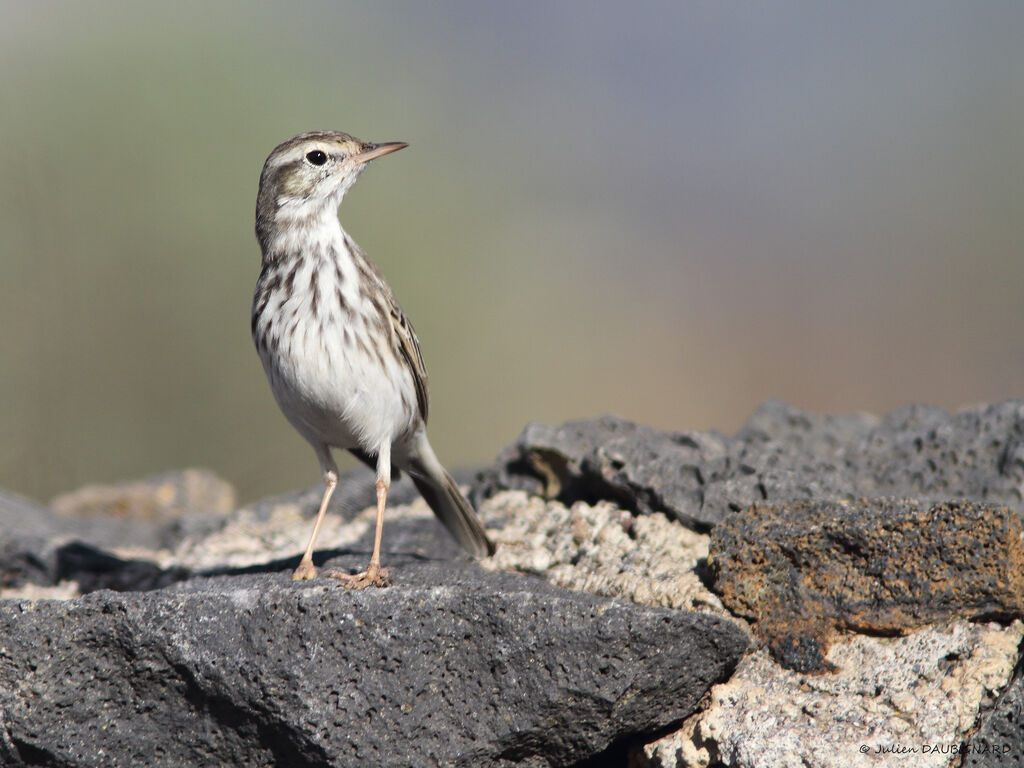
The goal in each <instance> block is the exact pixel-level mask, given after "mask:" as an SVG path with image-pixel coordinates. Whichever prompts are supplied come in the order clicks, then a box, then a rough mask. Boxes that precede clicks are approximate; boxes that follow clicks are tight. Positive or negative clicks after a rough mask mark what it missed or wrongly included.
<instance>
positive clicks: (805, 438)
mask: <svg viewBox="0 0 1024 768" xmlns="http://www.w3.org/2000/svg"><path fill="white" fill-rule="evenodd" d="M506 489H518V490H526V491H528V492H530V493H535V494H538V495H542V496H544V497H545V498H549V499H553V498H557V499H559V500H560V501H562V502H563V503H565V504H566V505H571V504H572V503H574V502H575V501H586V502H588V503H594V502H596V501H599V500H602V499H605V500H610V501H612V502H614V503H616V504H617V505H619V506H621V507H623V508H625V509H629V510H631V511H635V512H640V513H648V512H663V513H664V514H665V515H667V516H668V517H670V518H672V519H676V520H679V521H681V522H683V523H685V524H687V525H690V526H693V527H695V528H697V529H698V530H706V529H709V528H710V527H711V526H713V525H715V524H716V523H717V522H718V521H719V520H721V519H722V518H723V517H724V516H725V515H727V514H729V513H730V512H734V511H738V510H741V509H745V508H746V507H748V506H750V505H751V504H753V503H755V502H759V501H786V500H793V499H818V500H821V499H828V500H849V499H853V498H857V497H860V496H900V497H911V498H917V499H919V500H938V501H941V500H948V499H969V500H972V501H989V502H996V503H999V504H1005V505H1007V506H1009V507H1010V508H1011V509H1014V510H1015V511H1017V512H1018V514H1021V513H1024V400H1006V401H1003V402H1000V403H993V404H987V405H978V406H973V407H970V408H966V409H963V410H961V411H958V412H956V413H954V414H950V413H947V412H945V411H943V410H941V409H939V408H934V407H930V406H923V405H909V406H905V407H903V408H900V409H897V410H895V411H893V412H892V413H890V414H888V415H887V416H885V417H883V418H881V419H879V418H876V417H874V416H869V415H866V414H851V415H820V414H812V413H806V412H803V411H801V410H799V409H797V408H794V407H792V406H789V405H786V404H785V403H781V402H778V401H774V400H770V401H767V402H765V403H764V404H763V405H761V406H760V407H759V408H758V409H757V411H756V412H755V413H754V414H753V415H752V416H751V417H750V419H749V420H748V421H747V423H746V425H745V426H744V427H743V428H742V429H741V430H740V431H739V432H737V433H736V435H734V436H727V435H723V434H720V433H718V432H696V431H693V432H665V431H661V430H656V429H651V428H649V427H642V426H638V425H635V424H632V423H631V422H628V421H625V420H623V419H619V418H616V417H613V416H605V417H602V418H600V419H592V420H586V421H574V422H568V423H566V424H564V425H562V426H559V427H553V426H548V425H544V424H536V423H535V424H530V425H529V426H527V427H526V429H525V430H524V431H523V433H522V434H521V435H520V436H519V438H518V439H517V440H516V441H515V442H514V443H513V444H512V445H510V446H508V447H507V448H506V449H505V450H503V451H502V453H501V454H500V455H499V457H498V462H497V464H496V466H495V467H494V468H493V469H492V470H489V471H486V472H484V473H483V475H482V477H481V483H480V486H479V489H478V494H479V495H480V496H488V495H493V494H494V493H497V492H498V491H500V490H506Z"/></svg>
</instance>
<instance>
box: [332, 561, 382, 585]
mask: <svg viewBox="0 0 1024 768" xmlns="http://www.w3.org/2000/svg"><path fill="white" fill-rule="evenodd" d="M324 575H325V576H330V577H331V578H332V579H337V580H338V581H340V582H341V583H342V584H344V585H345V589H366V588H367V587H390V586H391V583H392V582H391V579H389V578H388V572H387V569H386V568H381V567H380V566H373V565H371V566H370V567H369V568H367V569H366V570H365V571H363V572H362V573H345V572H344V571H325V572H324Z"/></svg>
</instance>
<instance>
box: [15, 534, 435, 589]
mask: <svg viewBox="0 0 1024 768" xmlns="http://www.w3.org/2000/svg"><path fill="white" fill-rule="evenodd" d="M385 556H386V557H387V559H388V563H389V565H392V564H393V565H394V566H397V567H401V565H402V563H408V562H431V561H438V560H446V559H449V558H446V557H443V556H431V555H425V554H423V553H422V552H411V551H394V550H391V551H388V552H387V553H385ZM338 558H344V559H345V562H343V563H339V564H336V565H338V567H339V570H345V569H346V568H351V569H352V570H353V571H355V570H356V566H357V565H359V564H360V563H362V564H363V565H365V563H366V562H368V561H369V559H370V548H369V547H367V548H362V547H360V546H354V547H344V548H338V549H324V550H320V551H318V552H315V553H314V554H313V563H314V564H315V565H316V566H317V567H322V566H323V565H324V564H325V563H327V562H329V561H331V560H335V559H338ZM300 559H301V556H300V555H292V556H289V557H281V558H274V559H272V560H268V561H266V562H263V563H255V564H253V565H246V566H224V567H214V568H201V569H190V568H184V567H181V566H171V567H169V568H163V567H161V566H159V565H157V564H156V563H154V562H152V561H150V560H145V559H125V558H121V557H118V556H117V555H114V554H111V553H110V552H107V551H105V550H103V549H101V548H99V547H96V546H93V545H91V544H87V543H84V542H81V541H72V542H68V543H67V544H64V545H62V546H61V547H58V548H57V550H56V553H55V557H54V560H53V567H52V571H53V573H52V576H49V578H46V577H44V578H42V579H39V578H36V579H33V581H35V582H37V583H38V582H39V581H50V582H52V584H59V583H60V582H62V581H73V582H75V583H77V584H78V588H79V591H80V592H81V593H82V594H88V593H89V592H95V591H97V590H101V589H109V590H113V591H115V592H148V591H151V590H155V589H163V588H165V587H169V586H171V585H173V584H178V583H181V582H185V581H189V580H191V579H196V578H214V577H225V576H229V577H230V576H248V575H253V574H276V573H281V574H287V575H290V574H291V572H292V571H294V570H295V568H296V567H297V566H298V564H299V560H300ZM46 570H51V569H46Z"/></svg>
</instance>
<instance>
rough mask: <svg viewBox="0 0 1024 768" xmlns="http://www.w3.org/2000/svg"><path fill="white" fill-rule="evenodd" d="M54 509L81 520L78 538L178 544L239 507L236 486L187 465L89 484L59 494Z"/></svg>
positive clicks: (126, 543) (110, 542)
mask: <svg viewBox="0 0 1024 768" xmlns="http://www.w3.org/2000/svg"><path fill="white" fill-rule="evenodd" d="M50 506H51V508H52V509H53V511H54V512H56V513H57V514H58V515H59V516H61V517H63V518H66V519H73V520H75V521H76V522H77V523H78V525H79V531H78V532H76V536H77V538H80V539H83V540H86V541H88V543H91V544H96V545H99V546H103V547H105V548H107V549H109V548H112V547H123V546H142V547H149V548H152V549H159V548H170V547H173V546H174V545H175V544H177V542H179V541H180V540H181V539H183V538H185V537H186V536H187V535H189V534H192V533H196V532H203V531H205V530H208V529H209V528H210V527H212V526H213V525H215V524H216V522H217V521H218V520H220V519H221V518H223V517H224V516H226V515H227V514H228V513H229V512H231V511H232V510H233V509H234V508H235V489H234V487H232V485H231V484H230V483H228V482H227V481H226V480H222V479H221V478H219V477H217V476H216V475H215V474H213V473H212V472H210V471H209V470H205V469H185V470H181V471H179V472H165V473H162V474H159V475H154V476H152V477H148V478H145V479H143V480H137V481H134V482H128V483H120V484H116V485H88V486H85V487H84V488H80V489H78V490H77V491H73V492H71V493H66V494H64V495H62V496H58V497H57V498H55V499H54V500H53V501H52V502H50Z"/></svg>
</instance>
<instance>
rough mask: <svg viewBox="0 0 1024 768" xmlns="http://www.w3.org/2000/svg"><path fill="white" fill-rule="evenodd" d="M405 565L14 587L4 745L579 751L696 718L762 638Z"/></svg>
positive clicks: (522, 760) (55, 752)
mask: <svg viewBox="0 0 1024 768" xmlns="http://www.w3.org/2000/svg"><path fill="white" fill-rule="evenodd" d="M361 562H362V556H361V555H359V556H358V558H357V556H355V555H349V556H345V557H342V558H340V560H339V562H338V564H339V565H341V566H343V567H348V566H355V565H357V564H360V563H361ZM391 567H392V572H393V574H394V576H395V578H396V585H395V586H393V587H391V588H388V589H384V590H366V591H349V590H345V589H343V588H341V587H340V586H339V585H338V584H336V583H333V582H330V581H327V582H324V581H318V582H306V583H295V582H292V581H291V580H290V579H289V578H288V575H287V574H275V575H249V576H233V577H226V576H224V577H215V578H193V579H191V580H189V581H187V582H183V583H181V584H179V585H177V586H176V587H173V588H168V589H162V590H156V591H151V592H146V593H114V592H110V591H99V592H94V593H92V594H90V595H87V596H85V597H82V598H80V599H77V600H60V601H53V600H41V601H35V602H32V601H18V600H6V601H0V637H3V642H2V648H0V758H2V760H0V762H3V764H5V765H25V766H41V765H62V766H104V768H109V767H113V766H135V765H196V764H203V765H211V764H217V765H222V764H223V765H246V766H272V765H274V766H276V765H289V766H330V765H338V766H342V765H357V764H358V765H380V766H389V765H394V766H407V765H418V766H419V765H423V766H429V765H463V766H511V765H519V766H523V765H525V766H561V765H572V764H574V763H577V762H579V761H581V760H584V759H587V758H592V757H594V756H595V755H600V754H601V753H603V752H605V751H606V750H609V749H615V748H616V746H617V745H619V744H620V743H621V742H623V741H624V740H626V741H628V740H633V739H636V738H638V737H641V735H642V734H644V733H652V732H655V731H657V730H659V729H662V728H664V727H666V726H669V725H671V724H672V723H675V722H679V721H681V720H682V719H683V718H685V717H687V716H688V715H690V714H691V713H692V712H693V711H694V709H695V707H696V705H697V702H698V701H699V700H700V698H701V696H703V695H704V694H705V692H706V691H707V690H708V688H709V687H710V686H711V685H712V684H713V683H715V682H719V681H721V680H724V679H725V678H726V677H727V676H728V673H729V671H731V669H732V667H733V666H734V664H735V663H736V661H737V659H738V658H739V656H740V655H741V654H742V652H743V649H744V647H745V645H746V640H745V634H744V633H743V632H742V631H741V630H739V629H738V628H737V627H736V626H735V625H733V624H732V623H730V622H728V621H725V620H722V619H719V618H716V617H712V616H708V615H702V614H694V613H688V612H680V611H670V610H664V609H650V608H640V607H637V606H633V605H630V604H628V603H623V602H618V601H612V600H607V599H602V598H596V597H593V596H590V595H585V594H582V593H578V592H569V591H565V590H559V589H556V588H554V587H550V586H548V585H545V584H544V583H543V582H540V581H539V580H536V579H532V578H529V577H524V576H516V575H511V574H488V573H485V572H483V571H481V570H480V569H477V568H475V567H472V566H470V565H464V566H462V567H457V566H453V565H448V566H442V565H438V564H436V563H430V562H423V561H421V560H417V559H416V558H413V557H404V558H400V557H397V556H395V557H392V562H391Z"/></svg>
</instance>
